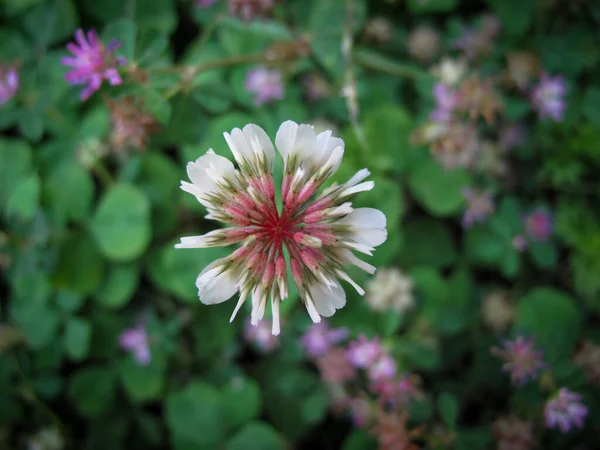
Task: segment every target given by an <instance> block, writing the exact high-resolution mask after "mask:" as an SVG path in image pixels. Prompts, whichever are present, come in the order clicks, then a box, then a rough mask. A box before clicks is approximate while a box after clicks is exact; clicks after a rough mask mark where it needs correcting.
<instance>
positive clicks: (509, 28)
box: [488, 0, 536, 36]
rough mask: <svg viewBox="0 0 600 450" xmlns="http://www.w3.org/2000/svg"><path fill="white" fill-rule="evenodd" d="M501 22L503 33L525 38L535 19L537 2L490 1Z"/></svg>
mask: <svg viewBox="0 0 600 450" xmlns="http://www.w3.org/2000/svg"><path fill="white" fill-rule="evenodd" d="M488 3H489V4H490V6H491V7H492V8H493V9H494V11H495V12H496V14H498V17H499V19H500V21H501V22H502V31H503V32H506V33H507V34H509V35H513V36H523V35H524V34H525V33H526V32H527V30H528V29H529V27H530V26H531V23H532V21H533V18H534V13H535V8H536V2H511V3H509V2H506V1H504V0H488Z"/></svg>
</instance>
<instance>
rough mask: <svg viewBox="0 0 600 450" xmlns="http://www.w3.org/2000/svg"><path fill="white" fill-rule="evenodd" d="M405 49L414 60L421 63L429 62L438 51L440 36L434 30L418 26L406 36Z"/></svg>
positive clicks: (425, 26) (426, 26)
mask: <svg viewBox="0 0 600 450" xmlns="http://www.w3.org/2000/svg"><path fill="white" fill-rule="evenodd" d="M406 48H407V49H408V53H410V55H411V56H413V57H414V58H416V59H418V60H419V61H421V62H429V61H431V60H433V59H434V58H435V56H436V55H437V54H438V52H439V50H440V35H439V33H438V32H437V31H436V29H435V28H432V27H430V26H428V25H420V26H418V27H417V28H415V29H414V30H413V31H411V33H410V34H409V35H408V38H407V39H406Z"/></svg>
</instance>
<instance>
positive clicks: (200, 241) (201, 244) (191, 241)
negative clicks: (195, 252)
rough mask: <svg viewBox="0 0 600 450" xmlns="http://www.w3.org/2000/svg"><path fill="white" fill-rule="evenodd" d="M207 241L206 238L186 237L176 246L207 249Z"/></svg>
mask: <svg viewBox="0 0 600 450" xmlns="http://www.w3.org/2000/svg"><path fill="white" fill-rule="evenodd" d="M206 247H207V240H206V237H205V236H186V237H182V238H181V242H180V243H179V244H175V248H206Z"/></svg>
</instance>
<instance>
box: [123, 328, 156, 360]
mask: <svg viewBox="0 0 600 450" xmlns="http://www.w3.org/2000/svg"><path fill="white" fill-rule="evenodd" d="M119 345H120V346H121V348H122V349H123V350H125V351H126V352H129V353H131V354H133V357H134V358H135V360H136V361H137V362H138V364H139V365H141V366H147V365H148V364H150V359H151V355H150V339H149V338H148V334H147V333H146V328H145V327H144V325H143V324H139V325H137V326H136V327H135V328H128V329H126V330H123V332H122V333H121V335H120V336H119Z"/></svg>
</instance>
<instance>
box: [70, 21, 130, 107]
mask: <svg viewBox="0 0 600 450" xmlns="http://www.w3.org/2000/svg"><path fill="white" fill-rule="evenodd" d="M75 41H76V43H73V42H70V43H69V44H67V50H69V51H70V52H71V53H72V54H73V56H70V57H66V58H63V59H62V63H63V64H64V65H65V66H70V67H72V69H71V70H70V71H69V72H68V73H67V74H66V75H65V80H66V81H68V82H69V83H71V84H85V85H87V87H86V88H85V89H84V90H83V91H82V92H81V99H82V100H87V99H88V98H89V97H90V96H91V95H92V94H93V93H94V92H96V91H97V90H99V89H100V86H101V85H102V82H103V81H104V80H106V81H108V83H109V84H110V85H111V86H115V85H118V84H121V83H122V82H123V80H122V79H121V75H119V72H118V70H117V65H118V64H124V63H125V59H124V58H116V57H115V56H114V54H113V52H114V50H115V49H116V48H118V47H119V46H120V45H121V44H120V43H119V42H117V41H113V42H112V43H111V44H110V45H109V46H108V47H104V45H103V44H102V42H101V41H100V39H98V35H97V34H96V32H95V31H94V30H90V31H88V32H87V39H86V35H85V34H84V32H83V30H81V29H79V30H77V31H76V32H75Z"/></svg>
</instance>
